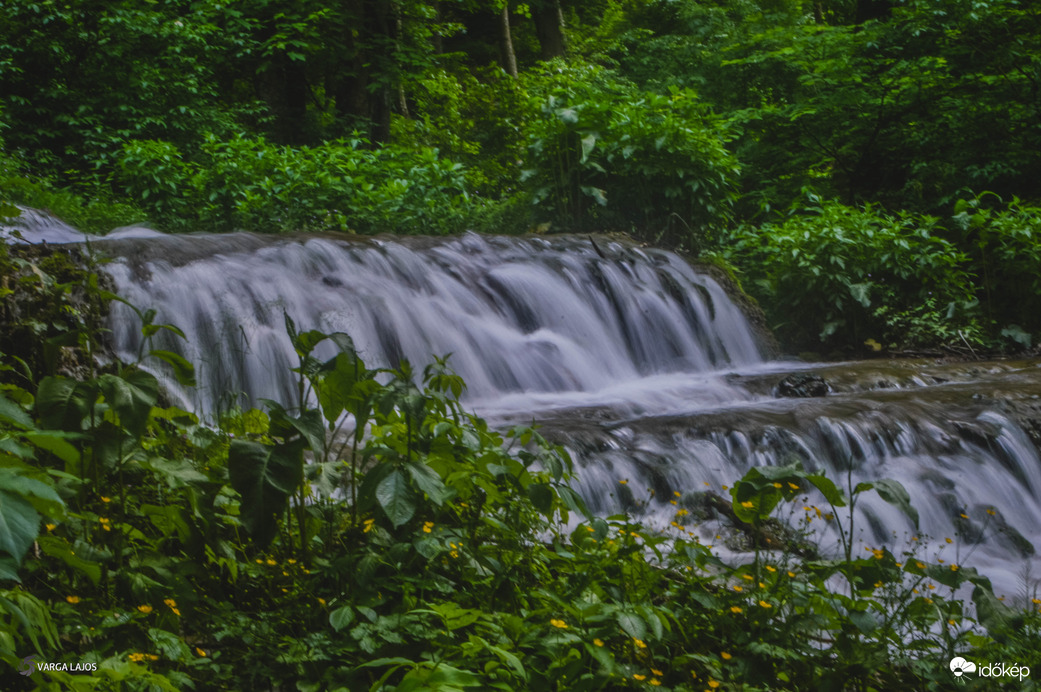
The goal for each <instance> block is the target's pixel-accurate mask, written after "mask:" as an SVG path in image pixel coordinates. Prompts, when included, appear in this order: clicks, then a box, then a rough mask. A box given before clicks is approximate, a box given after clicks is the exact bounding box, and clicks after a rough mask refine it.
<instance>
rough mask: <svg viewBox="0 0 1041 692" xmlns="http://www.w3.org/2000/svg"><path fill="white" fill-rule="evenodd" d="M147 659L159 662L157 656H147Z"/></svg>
mask: <svg viewBox="0 0 1041 692" xmlns="http://www.w3.org/2000/svg"><path fill="white" fill-rule="evenodd" d="M145 658H147V659H148V660H149V661H158V660H159V657H158V656H156V655H155V654H145Z"/></svg>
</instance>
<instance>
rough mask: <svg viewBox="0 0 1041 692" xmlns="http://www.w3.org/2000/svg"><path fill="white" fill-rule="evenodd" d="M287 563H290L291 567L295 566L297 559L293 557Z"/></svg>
mask: <svg viewBox="0 0 1041 692" xmlns="http://www.w3.org/2000/svg"><path fill="white" fill-rule="evenodd" d="M286 562H288V563H289V564H291V565H295V564H296V558H293V557H291V558H289V559H288V560H286Z"/></svg>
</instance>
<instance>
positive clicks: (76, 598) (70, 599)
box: [65, 596, 80, 605]
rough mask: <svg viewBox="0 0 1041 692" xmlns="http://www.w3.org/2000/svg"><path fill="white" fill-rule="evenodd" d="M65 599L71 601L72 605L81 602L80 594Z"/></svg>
mask: <svg viewBox="0 0 1041 692" xmlns="http://www.w3.org/2000/svg"><path fill="white" fill-rule="evenodd" d="M65 600H66V601H68V602H69V603H71V604H72V605H76V604H77V603H79V602H80V597H79V596H66V597H65Z"/></svg>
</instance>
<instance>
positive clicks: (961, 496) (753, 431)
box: [24, 223, 1041, 596]
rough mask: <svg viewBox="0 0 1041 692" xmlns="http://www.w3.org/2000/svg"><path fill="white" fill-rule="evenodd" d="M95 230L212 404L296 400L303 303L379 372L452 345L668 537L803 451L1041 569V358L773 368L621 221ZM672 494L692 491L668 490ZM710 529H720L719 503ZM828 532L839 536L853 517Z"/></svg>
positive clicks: (883, 516)
mask: <svg viewBox="0 0 1041 692" xmlns="http://www.w3.org/2000/svg"><path fill="white" fill-rule="evenodd" d="M41 225H42V224H41ZM52 225H53V224H52ZM31 227H32V223H28V224H27V227H26V229H24V230H25V232H26V234H27V236H31V230H32V228H31ZM70 230H71V229H70ZM48 232H49V233H50V234H51V235H50V238H51V240H50V242H55V241H56V240H57V241H58V242H61V241H66V242H71V240H74V238H66V237H64V236H63V235H62V234H61V233H56V232H55V231H54V229H53V228H50V227H49V230H48ZM95 245H96V246H97V247H99V248H100V249H101V250H102V252H104V253H106V254H108V255H109V256H111V257H114V258H115V259H114V261H112V262H111V263H108V264H106V265H105V271H106V272H108V273H109V274H110V276H111V277H112V279H113V280H114V282H115V284H116V286H117V287H118V291H119V293H120V295H122V296H123V297H125V298H126V299H127V300H128V301H129V302H130V303H132V304H134V305H136V306H138V307H140V308H141V309H147V308H154V309H155V310H156V311H157V317H156V322H157V323H164V322H167V323H171V324H175V325H177V326H178V327H180V328H181V329H182V330H183V331H184V332H185V334H186V335H187V339H186V340H184V341H181V340H180V339H176V338H174V337H172V336H170V335H168V334H166V333H161V334H162V335H163V336H162V338H163V339H164V341H163V342H161V343H157V344H154V346H155V347H158V348H166V349H170V350H176V351H179V352H181V353H182V354H183V355H184V356H185V357H187V358H188V359H189V360H191V361H192V362H194V363H195V364H196V367H197V378H198V380H199V386H198V387H197V388H195V389H192V390H184V389H181V388H179V387H178V386H177V385H176V383H175V382H174V381H173V380H172V379H171V378H167V379H166V385H167V389H168V392H169V396H170V397H171V398H172V399H173V400H175V401H179V403H180V404H181V405H184V406H187V407H190V408H193V409H195V410H196V411H199V412H200V413H203V414H204V415H205V414H211V413H213V412H214V411H216V410H218V409H219V408H220V407H222V406H227V405H230V404H235V403H255V402H257V400H259V399H260V398H272V399H276V400H280V401H283V402H291V401H292V400H293V397H294V396H295V388H294V386H293V379H292V377H293V374H292V373H291V372H290V368H292V367H293V366H294V365H295V355H294V354H293V350H292V348H291V346H290V343H289V339H288V337H287V335H286V332H285V326H284V320H283V313H285V314H288V315H290V316H291V317H292V318H293V319H294V320H295V321H296V323H297V325H298V326H299V327H300V328H302V329H312V328H315V329H320V330H322V331H325V332H332V331H344V332H347V333H349V334H350V335H351V336H352V337H353V338H354V340H355V342H356V344H357V346H358V348H359V351H360V352H361V354H362V356H363V357H364V358H365V359H366V361H367V362H368V363H369V364H370V365H394V364H396V363H397V362H398V361H400V360H401V359H404V358H407V359H409V360H410V361H411V362H413V363H414V364H416V365H422V364H424V363H426V362H429V361H430V359H431V357H432V356H435V355H447V354H451V356H450V360H449V363H450V365H451V366H452V367H453V368H454V369H455V370H456V371H457V372H458V373H459V374H460V375H462V376H463V377H464V379H465V380H466V382H467V384H468V391H467V393H466V395H465V403H466V405H467V406H468V407H471V408H473V409H475V410H476V411H477V412H478V413H480V414H482V415H484V416H485V417H487V418H489V419H490V420H491V421H492V422H494V423H499V424H503V425H505V424H507V423H512V422H531V421H533V420H534V421H538V422H539V423H540V424H542V425H543V431H544V433H545V434H546V435H547V436H549V437H550V438H552V439H554V440H555V441H557V442H560V443H562V444H564V445H565V446H566V447H568V448H569V450H570V451H571V452H572V454H573V456H574V457H575V459H576V462H577V464H576V466H577V479H576V487H577V488H578V489H579V491H580V492H581V493H582V494H583V496H584V497H585V498H586V500H587V502H588V503H589V504H590V506H591V507H592V508H594V509H595V510H596V511H597V512H599V513H601V514H604V515H609V514H614V513H619V512H630V513H639V514H641V515H642V518H643V519H644V520H645V521H648V522H650V523H656V524H657V525H658V526H660V527H661V528H662V529H663V530H664V531H666V532H667V531H669V530H670V526H669V525H670V521H672V520H673V519H674V515H675V512H676V511H677V507H684V506H690V507H691V509H692V510H695V509H697V503H696V500H697V498H698V497H699V493H703V492H704V491H706V490H711V491H713V492H716V493H718V494H721V495H723V496H724V497H725V496H726V493H725V491H723V490H722V486H723V485H725V484H729V483H732V482H733V481H734V480H735V479H737V478H738V477H740V476H741V475H742V474H743V473H744V472H745V471H746V470H747V469H749V468H751V467H753V466H757V465H764V464H781V463H786V462H788V461H791V460H796V459H797V460H799V461H801V462H802V463H803V465H804V466H805V467H806V468H808V469H813V470H822V471H825V472H826V473H827V474H828V475H829V477H831V478H833V479H834V480H836V481H837V482H840V485H843V486H845V479H846V477H847V473H848V474H850V476H849V477H851V478H852V479H853V480H854V482H858V481H861V480H872V479H877V478H883V477H889V478H894V479H897V480H899V481H900V482H901V483H903V485H904V486H905V487H906V488H907V490H908V491H909V493H910V495H911V499H912V502H913V504H914V505H915V507H916V508H917V509H918V511H919V513H920V517H921V529H920V530H921V534H922V536H923V538H922V539H920V540H919V541H918V542H917V543H916V546H914V548H915V549H917V550H926V551H929V552H927V553H926V554H928V555H930V556H932V555H933V554H934V553H936V554H939V555H942V556H944V557H945V559H949V560H951V561H956V562H959V563H961V562H966V563H967V564H974V565H976V566H977V567H979V568H980V569H981V571H983V572H984V573H986V574H988V575H989V576H991V577H992V578H993V579H994V582H995V587H996V590H997V591H998V592H999V593H1005V594H1008V595H1010V596H1014V595H1016V594H1018V593H1020V592H1022V590H1023V587H1030V586H1031V585H1032V583H1031V582H1030V580H1031V579H1032V577H1031V576H1029V575H1030V574H1033V575H1036V574H1038V573H1039V570H1038V568H1039V567H1041V562H1039V561H1038V559H1037V558H1036V556H1035V554H1034V547H1033V543H1034V542H1035V541H1036V539H1037V538H1038V537H1039V529H1038V527H1039V526H1041V459H1039V457H1038V452H1037V449H1036V447H1035V446H1034V444H1033V443H1032V442H1031V440H1030V439H1029V437H1028V435H1027V433H1026V432H1025V430H1024V428H1023V427H1022V425H1021V424H1020V422H1019V418H1017V416H1016V415H1015V410H1016V405H1018V404H1024V402H1025V405H1026V406H1028V407H1029V406H1033V407H1034V408H1033V411H1034V414H1035V415H1036V418H1041V410H1039V407H1038V406H1037V405H1036V404H1035V403H1034V401H1035V400H1037V399H1038V396H1039V395H1038V393H1039V392H1041V364H1039V363H1037V362H1032V363H1018V364H1015V363H1003V364H969V365H957V364H955V365H937V364H930V363H912V362H898V363H891V362H889V361H871V362H866V363H859V364H835V365H827V366H807V365H804V364H795V363H781V362H769V361H764V360H763V358H762V356H761V349H760V348H759V346H758V345H757V343H758V342H757V336H756V334H757V332H756V331H755V330H754V329H753V328H752V327H751V326H750V325H749V323H748V321H747V319H746V317H745V316H744V314H743V313H742V311H741V310H740V309H739V308H738V307H737V305H735V303H734V302H733V301H732V300H731V299H730V297H729V296H728V295H727V293H726V292H725V291H724V290H723V288H721V286H720V284H719V283H718V282H717V281H716V280H714V279H713V278H711V277H710V276H708V275H706V274H705V273H702V272H698V271H695V270H694V269H692V268H691V266H690V265H689V264H688V263H687V262H685V261H684V260H683V259H682V258H680V257H678V256H676V255H674V254H671V253H667V252H662V251H658V250H649V249H642V248H639V247H637V246H635V245H633V244H632V243H630V242H625V241H618V240H612V239H608V238H600V237H598V238H596V239H590V238H577V237H564V238H557V237H554V238H551V239H547V238H525V239H520V238H502V237H485V236H477V235H473V234H470V235H466V236H462V237H459V238H454V239H438V240H434V239H422V238H377V239H368V240H357V239H355V240H350V239H345V238H343V237H342V236H335V237H334V236H322V235H306V236H304V235H301V236H298V237H277V238H275V237H265V236H256V235H251V234H246V233H240V234H231V235H221V236H207V235H199V236H163V235H160V234H156V233H154V232H149V231H147V230H142V229H128V230H123V231H120V232H119V233H118V234H117V235H116V239H111V238H110V239H106V240H104V241H101V242H97V243H95ZM111 330H112V345H113V348H114V350H115V351H116V353H117V354H118V355H120V356H121V357H123V358H128V359H133V358H134V357H135V355H136V353H137V351H138V346H139V339H140V325H139V323H138V320H137V318H136V317H135V315H134V314H133V312H132V310H130V309H129V308H127V307H126V306H121V305H116V306H114V309H113V312H112V316H111ZM791 372H803V373H806V372H811V373H816V374H818V375H820V376H822V377H823V378H824V379H825V380H826V381H827V382H828V383H829V384H830V392H829V394H828V395H827V396H824V397H815V398H803V399H786V398H778V397H777V396H775V395H774V393H773V387H774V385H775V384H776V383H777V382H778V381H779V380H780V379H781V378H782V377H784V376H785V375H786V374H789V373H791ZM1010 406H1011V408H1010ZM1036 418H1035V419H1036ZM621 480H625V481H627V483H626V484H625V485H621V484H620V483H619V481H621ZM651 491H653V494H652V492H651ZM674 492H680V493H681V495H683V498H682V504H678V505H676V506H674V505H671V504H669V500H670V499H673V498H674ZM700 497H704V495H700ZM818 501H819V500H818ZM800 505H801V503H800ZM795 510H796V513H797V514H798V513H801V512H802V507H801V506H798V507H796V508H795ZM821 523H823V522H821V521H818V522H817V524H821ZM693 526H694V524H693V522H692V523H691V527H693ZM857 526H858V532H857V536H856V538H857V540H859V541H861V542H863V544H864V545H866V546H878V545H882V544H885V545H888V546H890V547H891V549H893V550H894V551H895V552H898V553H899V552H900V551H902V550H904V549H907V548H908V547H909V546H911V536H912V534H913V527H912V526H911V524H910V521H909V520H908V519H907V517H906V516H905V515H903V514H902V513H901V512H899V511H898V510H897V509H896V508H894V507H892V506H890V505H888V504H886V503H885V502H883V501H881V500H880V499H879V498H878V497H877V496H876V495H874V494H872V493H867V494H865V495H864V496H863V498H862V500H861V502H860V504H859V505H858V510H857ZM697 530H699V531H701V534H702V535H703V536H704V537H705V539H706V540H709V541H712V542H716V543H718V541H713V539H714V537H715V535H716V534H717V532H718V531H719V530H720V529H719V524H718V522H717V521H716V519H715V518H714V517H713V515H712V513H711V512H709V513H707V514H706V515H704V516H702V517H701V521H700V523H699V524H698V529H697ZM946 537H953V538H955V539H956V540H954V542H952V543H951V544H950V545H948V544H947V543H946V541H945V540H944V538H946ZM821 538H822V540H823V541H825V544H827V541H834V540H835V534H834V530H833V529H830V528H825V529H823V531H822V533H821ZM923 545H925V546H926V547H925V548H922V547H920V546H923ZM825 547H827V545H825Z"/></svg>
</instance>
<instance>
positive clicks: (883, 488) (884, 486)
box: [872, 478, 918, 530]
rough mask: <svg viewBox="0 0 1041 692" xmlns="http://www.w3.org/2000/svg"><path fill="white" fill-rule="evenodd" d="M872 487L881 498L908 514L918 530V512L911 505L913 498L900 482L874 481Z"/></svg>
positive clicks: (885, 479) (886, 479) (884, 479)
mask: <svg viewBox="0 0 1041 692" xmlns="http://www.w3.org/2000/svg"><path fill="white" fill-rule="evenodd" d="M872 485H874V487H875V492H877V493H878V496H879V497H881V498H882V499H883V500H885V501H886V502H888V503H889V504H891V505H893V506H895V507H897V508H898V509H899V510H900V511H901V512H903V513H904V514H906V515H907V516H908V517H909V518H910V519H911V521H913V522H914V527H915V529H916V530H917V529H918V510H917V509H915V508H914V506H913V505H912V504H911V496H910V495H909V494H908V492H907V489H906V488H904V486H903V485H901V484H900V482H899V481H895V480H893V479H892V478H882V479H880V480H877V481H874V482H873V483H872Z"/></svg>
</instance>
